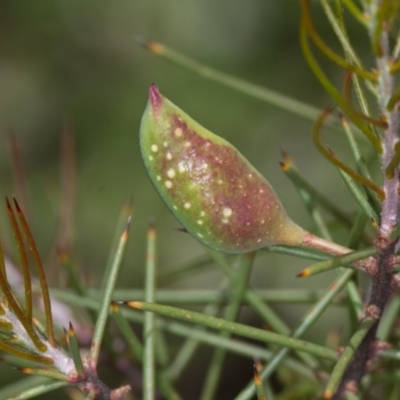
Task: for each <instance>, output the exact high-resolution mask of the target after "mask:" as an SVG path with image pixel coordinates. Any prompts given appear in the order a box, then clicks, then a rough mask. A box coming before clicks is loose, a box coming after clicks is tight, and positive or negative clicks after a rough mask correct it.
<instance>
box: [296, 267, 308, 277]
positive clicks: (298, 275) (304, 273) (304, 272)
mask: <svg viewBox="0 0 400 400" xmlns="http://www.w3.org/2000/svg"><path fill="white" fill-rule="evenodd" d="M310 274H311V271H310V269H309V268H306V269H303V271H301V272H299V273H298V274H297V275H296V278H306V277H307V276H310Z"/></svg>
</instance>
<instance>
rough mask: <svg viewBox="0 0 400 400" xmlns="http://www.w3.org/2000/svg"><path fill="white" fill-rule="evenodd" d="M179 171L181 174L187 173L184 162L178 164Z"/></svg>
mask: <svg viewBox="0 0 400 400" xmlns="http://www.w3.org/2000/svg"><path fill="white" fill-rule="evenodd" d="M178 171H179V172H180V173H183V172H185V171H186V168H185V163H184V162H183V161H180V162H179V163H178Z"/></svg>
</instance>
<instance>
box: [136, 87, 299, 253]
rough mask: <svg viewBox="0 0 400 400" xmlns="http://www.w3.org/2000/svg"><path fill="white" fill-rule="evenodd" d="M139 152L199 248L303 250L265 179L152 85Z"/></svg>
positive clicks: (234, 149)
mask: <svg viewBox="0 0 400 400" xmlns="http://www.w3.org/2000/svg"><path fill="white" fill-rule="evenodd" d="M140 146H141V152H142V157H143V161H144V164H145V167H146V170H147V173H148V175H149V177H150V179H151V180H152V182H153V184H154V186H155V188H156V189H157V191H158V193H159V194H160V196H161V198H162V199H163V200H164V202H165V203H166V204H167V206H168V207H169V208H170V210H171V211H172V213H173V214H174V215H175V217H176V218H177V219H178V220H179V221H180V223H181V224H182V225H183V226H184V228H185V229H186V230H187V231H188V232H190V233H191V234H192V235H193V236H195V237H196V238H197V239H198V240H199V241H200V242H202V243H204V244H205V245H207V246H209V247H211V248H213V249H216V250H219V251H222V252H225V253H243V252H249V251H253V250H257V249H259V248H262V247H265V246H268V245H271V244H286V245H293V246H296V245H300V244H301V243H302V241H303V238H304V235H305V231H304V230H303V229H302V228H301V227H299V226H298V225H296V224H295V223H294V222H293V221H291V220H290V218H289V217H288V216H287V214H286V212H285V210H284V208H283V206H282V204H281V202H280V201H279V199H278V196H277V195H276V193H275V192H274V190H273V189H272V187H271V186H270V184H269V183H268V182H267V181H266V179H265V178H264V177H263V176H262V175H261V174H260V173H259V172H258V171H257V170H256V169H255V168H254V167H253V166H252V165H251V164H250V163H249V162H248V161H247V160H246V159H245V158H244V157H243V156H242V155H241V154H240V153H239V151H238V150H237V149H236V148H235V147H233V146H232V145H231V144H230V143H228V142H227V141H226V140H224V139H222V138H220V137H219V136H216V135H214V134H213V133H211V132H210V131H208V130H207V129H205V128H203V127H202V126H201V125H199V124H198V123H197V122H196V121H194V120H193V119H192V118H190V117H189V116H188V115H187V114H186V113H184V112H183V111H182V110H181V109H180V108H178V107H177V106H175V105H174V104H173V103H171V102H170V101H169V100H168V99H166V98H165V97H164V96H162V95H161V94H160V92H159V90H158V88H157V86H156V85H154V84H153V85H152V86H151V87H150V99H149V102H148V105H147V108H146V110H145V112H144V115H143V118H142V123H141V127H140Z"/></svg>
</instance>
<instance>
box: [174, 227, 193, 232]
mask: <svg viewBox="0 0 400 400" xmlns="http://www.w3.org/2000/svg"><path fill="white" fill-rule="evenodd" d="M174 230H176V231H178V232H183V233H189V232H188V230H187V229H185V228H174Z"/></svg>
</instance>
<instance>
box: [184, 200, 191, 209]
mask: <svg viewBox="0 0 400 400" xmlns="http://www.w3.org/2000/svg"><path fill="white" fill-rule="evenodd" d="M183 207H185V208H186V210H189V208H190V207H192V205H191V204H190V203H189V202H186V203H185V204H184V205H183Z"/></svg>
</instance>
